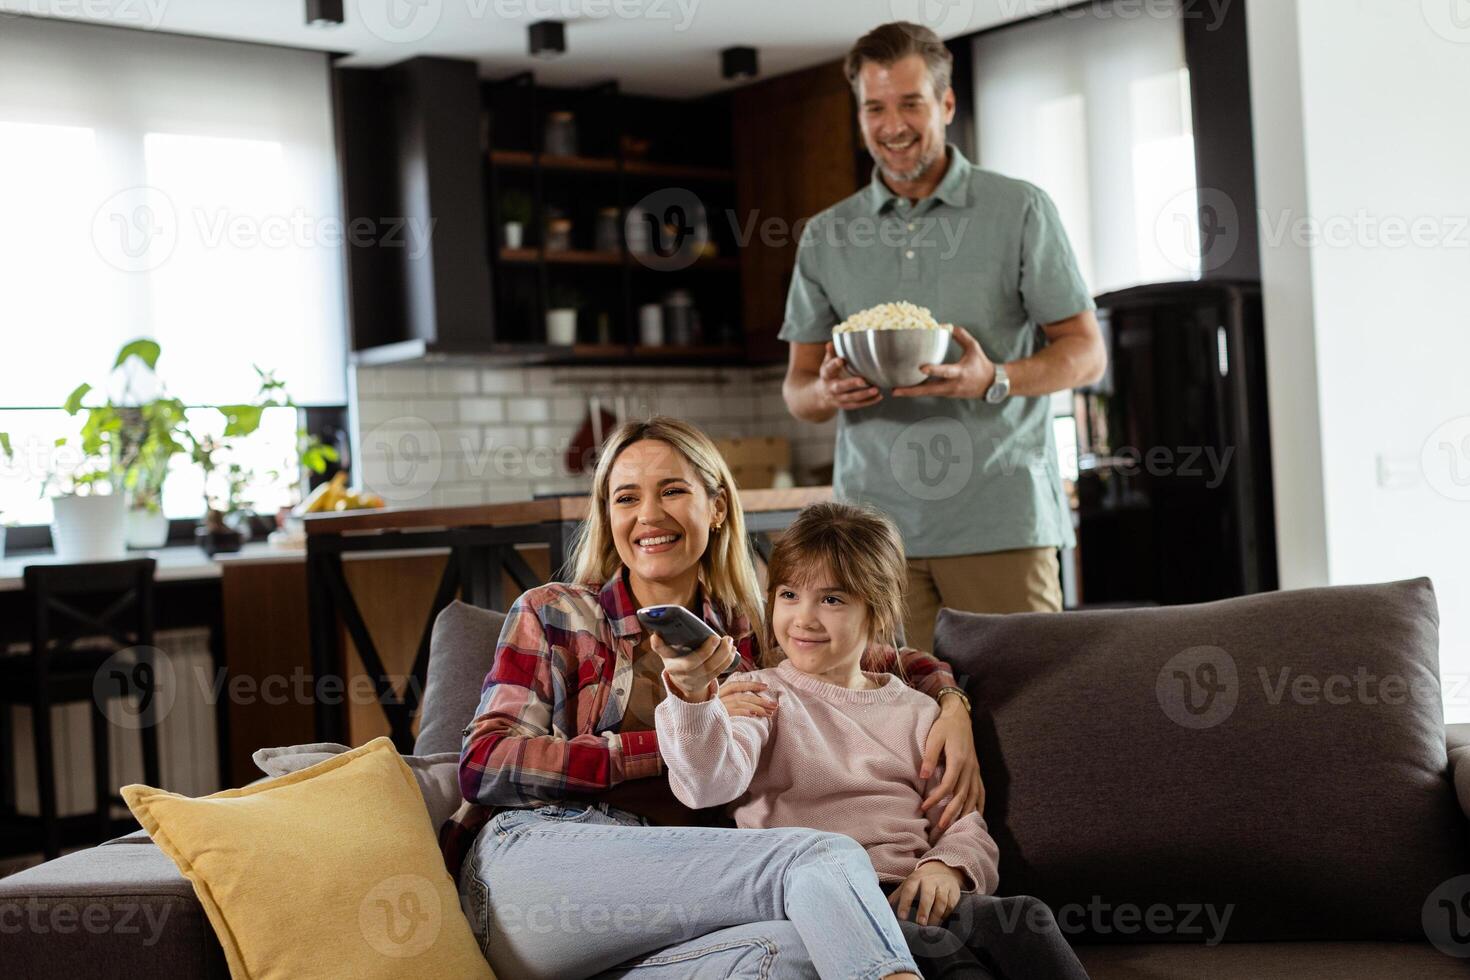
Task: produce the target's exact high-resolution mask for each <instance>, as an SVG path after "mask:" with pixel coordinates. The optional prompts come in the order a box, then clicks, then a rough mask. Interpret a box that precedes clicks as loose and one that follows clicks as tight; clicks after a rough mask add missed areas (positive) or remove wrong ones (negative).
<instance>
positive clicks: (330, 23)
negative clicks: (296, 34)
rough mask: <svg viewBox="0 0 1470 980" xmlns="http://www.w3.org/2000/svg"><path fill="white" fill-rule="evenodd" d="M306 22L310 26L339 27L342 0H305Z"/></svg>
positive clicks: (340, 24) (340, 23)
mask: <svg viewBox="0 0 1470 980" xmlns="http://www.w3.org/2000/svg"><path fill="white" fill-rule="evenodd" d="M306 23H307V24H308V25H310V26H312V27H341V26H342V0H306Z"/></svg>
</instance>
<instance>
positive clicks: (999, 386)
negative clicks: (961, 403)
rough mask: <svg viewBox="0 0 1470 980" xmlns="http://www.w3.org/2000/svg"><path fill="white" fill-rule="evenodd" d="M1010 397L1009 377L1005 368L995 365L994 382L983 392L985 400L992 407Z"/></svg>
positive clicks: (1002, 365)
mask: <svg viewBox="0 0 1470 980" xmlns="http://www.w3.org/2000/svg"><path fill="white" fill-rule="evenodd" d="M1010 395H1011V376H1010V375H1008V374H1006V366H1005V365H1004V364H997V365H996V366H995V380H994V381H992V382H991V383H990V387H989V388H987V389H986V390H985V400H986V401H987V402H989V403H990V404H992V405H999V404H1000V403H1001V402H1003V401H1005V400H1006V399H1007V398H1009V397H1010Z"/></svg>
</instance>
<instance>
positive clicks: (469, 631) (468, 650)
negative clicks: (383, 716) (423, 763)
mask: <svg viewBox="0 0 1470 980" xmlns="http://www.w3.org/2000/svg"><path fill="white" fill-rule="evenodd" d="M504 625H505V613H500V612H492V611H491V610H489V609H481V608H480V607H478V606H472V605H470V604H469V603H466V602H460V601H458V600H456V601H454V602H451V603H450V604H449V605H448V606H446V607H445V608H444V611H443V612H441V613H440V614H439V618H438V619H436V620H434V632H433V633H432V634H431V635H430V637H429V675H428V684H427V685H426V686H425V687H424V706H423V709H422V711H421V712H420V713H419V736H418V739H417V740H416V741H415V742H414V745H413V750H414V753H415V754H416V755H432V754H434V753H436V752H458V751H459V750H460V749H461V748H462V747H463V745H464V736H463V735H462V734H461V733H462V732H463V731H464V727H465V726H466V725H468V724H469V723H470V721H471V720H473V719H474V717H475V709H476V708H477V707H479V705H480V688H482V687H484V685H485V675H487V674H489V673H490V664H491V662H493V661H494V659H495V648H496V646H497V645H498V643H499V642H500V628H501V627H502V626H504Z"/></svg>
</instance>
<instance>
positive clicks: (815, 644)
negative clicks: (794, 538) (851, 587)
mask: <svg viewBox="0 0 1470 980" xmlns="http://www.w3.org/2000/svg"><path fill="white" fill-rule="evenodd" d="M832 581H833V579H832V576H831V575H830V574H829V573H828V570H827V569H825V568H823V569H817V570H816V574H813V575H812V576H810V578H809V579H808V581H807V582H806V583H803V584H797V583H793V582H781V583H779V584H778V585H777V586H776V601H775V602H774V603H772V605H771V628H772V631H773V632H774V633H775V636H776V642H777V643H779V644H780V645H781V649H782V650H784V651H785V652H786V656H787V657H788V658H789V659H790V660H791V662H792V664H793V666H795V667H796V669H797V670H800V671H801V672H802V673H804V674H814V675H816V676H818V677H823V678H825V679H827V680H832V681H836V682H841V681H844V680H848V679H850V678H853V677H856V676H857V674H858V672H859V671H860V669H861V664H862V658H863V653H864V651H866V650H867V648H868V610H867V606H865V605H864V604H863V603H862V602H861V601H859V600H858V599H856V598H855V597H853V596H850V595H848V594H847V593H846V592H843V591H842V590H841V589H839V588H837V587H836V586H835V585H833V584H832Z"/></svg>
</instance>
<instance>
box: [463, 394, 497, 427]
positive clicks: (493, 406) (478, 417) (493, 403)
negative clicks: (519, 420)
mask: <svg viewBox="0 0 1470 980" xmlns="http://www.w3.org/2000/svg"><path fill="white" fill-rule="evenodd" d="M459 419H460V421H461V422H504V421H505V400H504V399H501V398H465V399H462V400H461V401H460V403H459Z"/></svg>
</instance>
